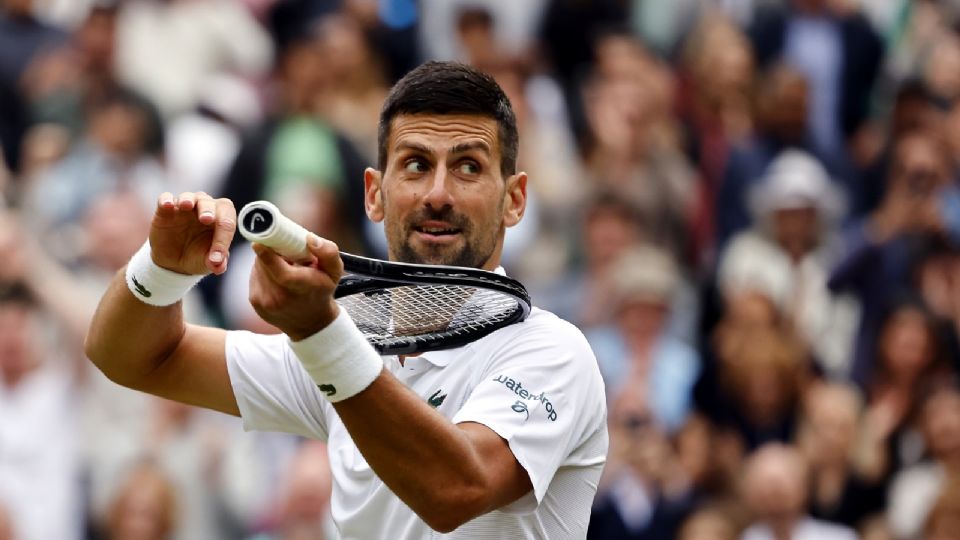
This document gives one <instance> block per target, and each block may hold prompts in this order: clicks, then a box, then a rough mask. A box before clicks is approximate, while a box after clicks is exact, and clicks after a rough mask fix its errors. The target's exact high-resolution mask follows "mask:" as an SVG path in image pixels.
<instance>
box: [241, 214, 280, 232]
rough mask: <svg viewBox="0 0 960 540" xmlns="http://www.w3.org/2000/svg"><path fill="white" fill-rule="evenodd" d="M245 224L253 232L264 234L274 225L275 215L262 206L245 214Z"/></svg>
mask: <svg viewBox="0 0 960 540" xmlns="http://www.w3.org/2000/svg"><path fill="white" fill-rule="evenodd" d="M243 226H244V227H245V228H246V229H247V230H248V231H250V232H252V233H256V234H263V233H265V232H267V231H269V230H270V227H272V226H273V215H272V214H271V213H270V212H267V211H266V210H264V209H262V208H257V209H255V210H253V211H251V212H249V213H248V214H247V215H246V216H245V219H244V220H243Z"/></svg>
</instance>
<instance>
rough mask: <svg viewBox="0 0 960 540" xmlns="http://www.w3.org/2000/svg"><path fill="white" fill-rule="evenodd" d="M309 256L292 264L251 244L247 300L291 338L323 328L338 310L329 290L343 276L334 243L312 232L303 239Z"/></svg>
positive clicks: (331, 291)
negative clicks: (253, 258)
mask: <svg viewBox="0 0 960 540" xmlns="http://www.w3.org/2000/svg"><path fill="white" fill-rule="evenodd" d="M307 246H308V249H309V250H310V253H311V255H313V258H312V259H311V260H309V261H306V262H303V263H293V262H291V261H288V260H286V259H284V258H283V257H282V256H280V255H278V254H277V253H276V252H275V251H273V250H271V249H270V248H268V247H266V246H262V245H260V244H254V245H253V250H254V252H255V253H256V254H257V261H256V264H255V265H254V267H253V272H252V273H251V274H250V303H251V304H252V305H253V308H254V309H255V310H256V311H257V314H258V315H260V317H262V318H263V320H265V321H267V322H268V323H270V324H272V325H274V326H276V327H277V328H279V329H280V330H282V331H283V332H284V333H285V334H287V335H288V336H290V339H292V340H293V341H300V340H302V339H305V338H307V337H310V336H312V335H313V334H315V333H317V332H318V331H320V330H322V329H323V328H325V327H326V326H327V325H328V324H330V323H331V322H333V320H334V319H335V318H336V317H337V315H338V314H339V313H340V308H339V306H337V303H336V302H335V301H334V300H333V292H334V290H335V289H336V287H337V283H338V282H339V281H340V276H342V275H343V261H341V260H340V251H339V249H338V248H337V245H336V244H334V243H333V242H331V241H329V240H325V239H323V238H320V237H318V236H315V235H312V234H311V235H310V237H309V238H308V239H307Z"/></svg>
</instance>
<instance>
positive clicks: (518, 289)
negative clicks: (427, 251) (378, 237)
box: [333, 251, 530, 355]
mask: <svg viewBox="0 0 960 540" xmlns="http://www.w3.org/2000/svg"><path fill="white" fill-rule="evenodd" d="M340 259H341V260H342V261H343V269H344V271H345V272H347V274H348V275H346V276H344V277H342V278H341V279H340V282H339V283H338V284H337V289H336V291H335V292H334V295H333V296H334V298H342V297H345V296H350V295H355V294H365V293H375V292H377V291H383V290H385V289H391V288H395V287H401V286H404V285H455V286H467V287H476V288H481V289H490V290H495V291H498V292H500V293H503V294H506V295H509V296H512V297H514V298H516V299H517V307H516V308H515V309H514V310H513V312H512V313H510V314H509V315H508V316H507V317H505V318H504V319H502V320H501V321H499V322H497V323H495V324H491V325H489V326H484V327H482V328H477V329H473V330H466V329H459V330H451V331H448V332H439V333H437V334H433V335H427V336H409V337H402V336H398V337H396V338H395V342H394V343H393V344H391V345H382V344H372V345H373V347H374V348H375V349H377V352H379V353H380V354H382V355H393V354H398V355H400V354H414V353H418V352H427V351H438V350H443V349H453V348H456V347H461V346H463V345H466V344H467V343H470V342H472V341H475V340H477V339H480V338H482V337H484V336H486V335H489V334H490V333H492V332H494V331H495V330H499V329H500V328H503V327H505V326H509V325H511V324H514V323H517V322H521V321H523V320H524V319H526V318H527V316H528V315H530V295H529V293H528V292H527V289H526V287H524V286H523V284H522V283H520V282H519V281H517V280H515V279H513V278H510V277H507V276H501V275H500V274H497V273H495V272H489V271H487V270H479V269H476V268H467V267H462V266H445V265H432V264H430V265H428V264H411V263H401V262H391V261H383V260H380V259H372V258H369V257H361V256H360V255H353V254H350V253H344V252H342V251H341V252H340Z"/></svg>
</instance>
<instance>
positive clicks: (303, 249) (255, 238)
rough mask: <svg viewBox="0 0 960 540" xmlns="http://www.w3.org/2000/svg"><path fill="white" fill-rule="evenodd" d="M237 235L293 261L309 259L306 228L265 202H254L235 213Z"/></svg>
mask: <svg viewBox="0 0 960 540" xmlns="http://www.w3.org/2000/svg"><path fill="white" fill-rule="evenodd" d="M237 221H238V222H239V227H238V228H239V229H240V234H241V235H242V236H243V237H244V238H246V239H247V240H249V241H250V242H256V243H258V244H263V245H265V246H267V247H268V248H270V249H272V250H274V251H276V252H277V253H278V254H280V255H282V256H283V257H286V258H288V259H290V260H293V261H302V260H305V259H309V258H310V251H309V250H308V249H307V236H308V235H309V234H310V233H309V231H307V230H306V229H304V228H303V227H302V226H300V225H299V224H298V223H296V222H294V221H293V220H291V219H290V218H288V217H287V216H284V215H283V214H281V213H280V210H279V209H278V208H277V207H276V206H274V205H273V204H272V203H270V202H267V201H254V202H252V203H249V204H247V205H246V206H244V207H243V208H242V209H241V210H240V214H239V215H238V216H237Z"/></svg>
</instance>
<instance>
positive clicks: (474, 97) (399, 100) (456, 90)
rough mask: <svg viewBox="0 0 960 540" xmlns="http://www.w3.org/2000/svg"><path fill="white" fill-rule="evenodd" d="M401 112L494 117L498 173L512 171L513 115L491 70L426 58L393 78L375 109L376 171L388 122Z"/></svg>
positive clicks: (382, 157)
mask: <svg viewBox="0 0 960 540" xmlns="http://www.w3.org/2000/svg"><path fill="white" fill-rule="evenodd" d="M404 114H475V115H478V116H485V117H488V118H492V119H494V120H496V121H497V126H498V129H497V135H498V138H499V143H500V172H501V173H502V174H503V175H504V176H509V175H511V174H514V173H516V172H517V152H518V146H519V144H520V141H519V139H520V137H519V135H518V134H517V117H516V116H515V115H514V114H513V107H511V106H510V100H509V99H507V95H506V94H504V93H503V89H502V88H500V85H498V84H497V82H496V81H494V80H493V77H491V76H490V75H487V74H486V73H483V72H482V71H479V70H477V69H474V68H472V67H470V66H467V65H464V64H460V63H458V62H427V63H425V64H423V65H421V66H419V67H417V68H415V69H414V70H412V71H411V72H410V73H407V74H406V75H404V77H403V78H402V79H400V80H399V81H397V84H395V85H394V86H393V88H392V89H391V90H390V94H389V95H388V96H387V99H386V101H384V103H383V109H382V110H381V111H380V126H379V131H378V133H377V139H378V140H377V154H378V155H377V162H378V167H379V168H380V170H385V168H386V166H387V144H388V143H387V141H388V139H389V138H390V127H391V123H392V122H393V119H394V118H396V117H397V116H400V115H404Z"/></svg>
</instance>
